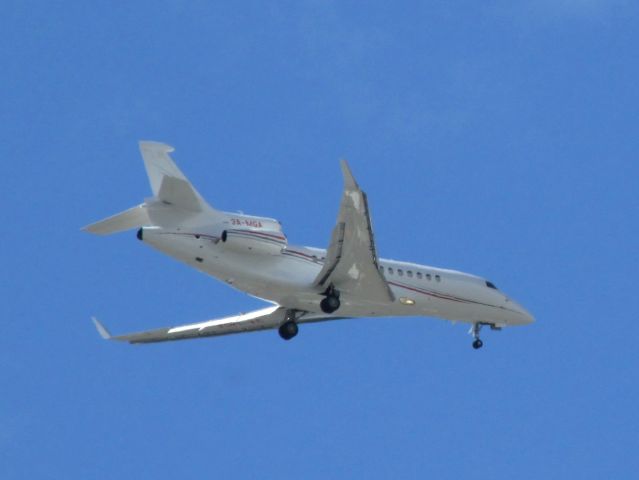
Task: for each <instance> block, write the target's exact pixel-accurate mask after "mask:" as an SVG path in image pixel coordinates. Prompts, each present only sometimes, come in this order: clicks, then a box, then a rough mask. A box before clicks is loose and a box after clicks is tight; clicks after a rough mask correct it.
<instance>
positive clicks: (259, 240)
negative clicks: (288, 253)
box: [220, 229, 288, 255]
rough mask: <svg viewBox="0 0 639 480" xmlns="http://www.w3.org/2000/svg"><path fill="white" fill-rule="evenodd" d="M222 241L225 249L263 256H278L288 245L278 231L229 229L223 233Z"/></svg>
mask: <svg viewBox="0 0 639 480" xmlns="http://www.w3.org/2000/svg"><path fill="white" fill-rule="evenodd" d="M220 239H221V241H222V242H221V243H222V245H223V248H225V249H228V250H231V251H234V252H237V253H257V254H263V255H264V254H266V255H278V254H279V253H280V252H281V251H282V249H284V248H286V245H287V243H288V242H287V240H286V237H285V236H284V234H283V233H282V232H280V231H277V230H254V229H228V230H224V231H223V232H222V235H221V237H220Z"/></svg>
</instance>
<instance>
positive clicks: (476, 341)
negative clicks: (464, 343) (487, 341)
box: [468, 322, 502, 350]
mask: <svg viewBox="0 0 639 480" xmlns="http://www.w3.org/2000/svg"><path fill="white" fill-rule="evenodd" d="M484 325H488V326H489V327H490V329H491V330H501V329H502V325H499V324H495V323H488V322H475V323H473V326H472V327H470V330H469V331H468V333H469V334H470V335H472V336H473V348H474V349H475V350H479V349H480V348H481V347H483V346H484V342H482V341H481V339H480V338H479V332H480V330H481V327H483V326H484Z"/></svg>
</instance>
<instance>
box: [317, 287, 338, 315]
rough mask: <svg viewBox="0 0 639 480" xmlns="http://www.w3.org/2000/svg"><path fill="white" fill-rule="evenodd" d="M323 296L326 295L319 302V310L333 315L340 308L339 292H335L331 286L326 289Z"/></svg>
mask: <svg viewBox="0 0 639 480" xmlns="http://www.w3.org/2000/svg"><path fill="white" fill-rule="evenodd" d="M324 295H326V298H324V299H323V300H322V301H321V302H320V308H321V309H322V312H324V313H333V312H334V311H335V310H337V309H338V308H339V306H340V301H339V291H338V290H335V288H333V285H331V286H330V287H328V288H327V289H326V291H325V292H324Z"/></svg>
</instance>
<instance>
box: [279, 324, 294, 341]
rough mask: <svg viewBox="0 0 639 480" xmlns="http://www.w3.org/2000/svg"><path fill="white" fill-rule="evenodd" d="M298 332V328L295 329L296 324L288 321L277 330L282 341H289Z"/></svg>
mask: <svg viewBox="0 0 639 480" xmlns="http://www.w3.org/2000/svg"><path fill="white" fill-rule="evenodd" d="M298 331H299V328H298V327H297V323H295V322H294V321H292V320H289V321H288V322H285V323H283V324H282V325H281V326H280V328H279V329H278V333H279V334H280V337H282V338H283V339H284V340H290V339H291V338H293V337H294V336H295V335H297V332H298Z"/></svg>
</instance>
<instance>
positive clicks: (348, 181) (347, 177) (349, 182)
mask: <svg viewBox="0 0 639 480" xmlns="http://www.w3.org/2000/svg"><path fill="white" fill-rule="evenodd" d="M340 166H341V167H342V175H344V186H345V187H346V188H348V189H357V188H359V186H358V185H357V182H356V181H355V177H353V172H351V168H350V167H349V166H348V162H347V161H346V159H344V158H342V159H341V160H340Z"/></svg>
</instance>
